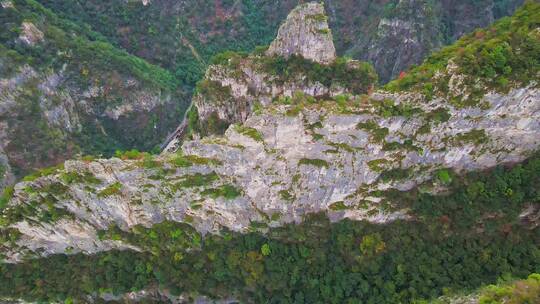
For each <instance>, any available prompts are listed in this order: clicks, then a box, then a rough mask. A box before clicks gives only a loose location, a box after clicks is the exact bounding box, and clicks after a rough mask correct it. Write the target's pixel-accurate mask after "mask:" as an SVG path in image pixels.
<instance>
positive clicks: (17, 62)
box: [0, 1, 186, 185]
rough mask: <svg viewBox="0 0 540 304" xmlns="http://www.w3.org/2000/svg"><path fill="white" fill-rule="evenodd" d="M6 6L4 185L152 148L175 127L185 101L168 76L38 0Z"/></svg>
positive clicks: (1, 114) (1, 121)
mask: <svg viewBox="0 0 540 304" xmlns="http://www.w3.org/2000/svg"><path fill="white" fill-rule="evenodd" d="M2 5H3V8H2V10H1V11H0V17H1V18H0V19H1V20H2V21H1V23H2V31H1V37H0V43H1V44H0V71H1V72H0V166H1V167H0V169H1V170H0V185H5V184H10V182H13V176H16V177H18V178H20V177H22V176H24V175H26V174H28V173H29V172H31V171H33V170H36V169H41V168H43V167H48V166H52V165H56V164H59V163H61V162H63V161H64V160H66V159H69V158H72V157H74V156H75V155H77V154H94V155H99V154H103V155H112V154H113V153H114V151H115V150H116V149H128V148H129V149H131V148H139V149H147V150H150V149H152V148H153V147H154V146H155V145H156V144H158V143H159V142H158V140H159V139H158V138H160V137H163V136H164V135H165V134H166V133H167V132H168V131H169V130H170V129H171V128H172V127H173V126H174V125H175V124H177V122H178V117H180V116H181V114H182V112H183V109H184V108H185V104H186V103H185V98H186V96H185V95H184V93H183V92H182V90H180V89H179V88H178V87H177V85H176V84H175V80H174V77H173V76H172V75H170V74H169V73H168V72H166V71H165V70H163V69H160V68H158V67H155V66H152V65H150V64H148V63H147V62H145V61H143V60H141V59H139V58H136V57H133V56H131V55H128V54H127V53H125V52H124V51H121V50H119V49H116V48H114V47H112V46H111V45H110V44H108V43H107V42H106V41H105V40H104V39H103V37H101V36H100V35H99V34H97V33H95V32H92V31H90V30H88V29H87V28H82V27H79V26H77V25H75V24H73V23H71V22H69V21H66V20H64V19H61V18H58V17H57V16H56V15H55V14H53V13H52V12H51V11H49V10H47V9H45V8H43V7H42V6H40V5H39V4H37V3H35V2H33V1H3V2H2ZM10 168H11V170H10ZM9 172H11V173H9Z"/></svg>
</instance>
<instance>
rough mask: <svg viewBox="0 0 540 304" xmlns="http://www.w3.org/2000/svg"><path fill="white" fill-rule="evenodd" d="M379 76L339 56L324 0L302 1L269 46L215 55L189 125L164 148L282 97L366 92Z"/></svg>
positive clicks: (220, 126)
mask: <svg viewBox="0 0 540 304" xmlns="http://www.w3.org/2000/svg"><path fill="white" fill-rule="evenodd" d="M376 80H377V76H376V74H375V72H374V71H373V69H372V68H371V66H369V65H368V64H367V63H362V62H358V61H355V60H350V59H345V58H338V57H336V56H335V49H334V45H333V43H332V39H331V33H330V31H329V29H328V23H327V21H326V15H325V14H324V7H323V5H322V4H319V3H309V4H305V5H301V6H299V7H298V8H296V9H295V10H293V11H292V12H291V14H290V15H289V17H288V18H287V20H286V21H285V22H284V23H283V25H282V26H281V28H280V30H279V33H278V36H277V37H276V39H275V40H274V41H273V42H272V44H271V46H270V47H269V49H267V50H260V51H259V53H255V54H251V55H246V54H241V53H234V52H227V53H224V54H221V55H219V56H217V57H216V58H214V64H212V65H211V66H210V67H209V68H208V70H207V72H206V75H205V77H204V79H203V80H202V81H201V82H199V84H198V85H197V90H196V92H195V95H194V97H193V106H192V108H191V110H190V115H189V116H188V121H186V124H188V125H189V126H186V127H180V128H178V129H177V132H176V133H175V134H174V135H173V136H172V137H170V138H169V140H170V142H168V143H167V147H166V149H165V150H167V151H170V152H174V151H176V150H178V148H179V144H180V143H181V142H182V140H183V139H184V138H186V137H187V136H189V135H191V136H193V135H195V136H201V135H203V136H205V135H211V134H223V132H224V131H225V130H226V128H227V127H228V126H229V125H230V124H233V123H243V122H244V121H245V120H246V119H247V118H248V117H249V115H250V114H251V113H252V112H253V110H254V108H255V107H260V106H263V107H264V106H267V105H269V104H270V103H272V102H273V101H275V100H276V99H278V98H294V97H295V95H298V94H301V95H302V96H304V95H305V96H309V97H310V98H312V99H313V100H316V99H321V98H328V97H334V96H337V95H343V94H364V93H367V92H368V91H369V90H371V89H372V88H373V87H374V85H375V83H376ZM301 98H302V97H301ZM188 127H189V128H188ZM188 133H191V134H188Z"/></svg>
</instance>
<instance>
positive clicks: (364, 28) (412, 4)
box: [39, 0, 523, 85]
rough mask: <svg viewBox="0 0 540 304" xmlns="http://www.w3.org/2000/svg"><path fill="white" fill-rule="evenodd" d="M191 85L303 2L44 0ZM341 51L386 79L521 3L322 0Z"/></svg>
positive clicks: (266, 34)
mask: <svg viewBox="0 0 540 304" xmlns="http://www.w3.org/2000/svg"><path fill="white" fill-rule="evenodd" d="M39 2H40V3H42V4H43V5H45V6H46V7H49V8H51V9H52V10H54V11H55V12H58V13H60V14H62V16H65V17H66V18H69V19H71V20H73V21H75V22H79V23H86V24H89V25H91V26H92V28H93V29H94V30H96V31H98V32H100V33H103V34H104V35H105V36H106V37H107V38H109V39H110V41H112V42H114V43H115V44H116V45H118V46H121V47H123V48H124V49H126V50H128V51H129V52H130V53H132V54H135V55H137V56H139V57H142V58H145V59H147V60H149V61H150V62H152V63H155V64H158V65H160V66H162V67H165V68H167V69H168V70H170V71H172V72H173V73H175V75H176V76H177V77H178V78H180V79H182V80H183V82H184V83H186V84H188V85H193V84H194V83H195V82H196V81H197V80H198V79H200V78H201V76H202V73H203V72H204V70H205V68H206V65H207V64H208V63H209V59H210V58H211V57H212V56H213V55H215V54H217V53H220V52H223V51H225V50H235V51H252V50H253V49H254V48H255V47H256V46H258V45H268V44H269V43H270V41H271V40H272V39H273V38H274V36H275V34H276V31H277V28H278V26H279V24H280V22H281V20H283V18H285V16H286V15H287V13H288V12H289V11H290V10H291V9H292V8H294V7H295V6H296V5H297V4H298V3H299V2H302V1H297V0H278V1H265V0H208V1H196V0H182V1H172V0H151V1H124V0H112V1H101V0H89V1H63V0H40V1H39ZM324 3H325V6H326V10H327V12H328V17H329V22H330V26H331V28H332V30H333V32H334V38H335V44H336V48H337V50H338V53H339V54H340V55H342V56H350V57H352V58H354V59H359V60H365V61H369V62H371V63H373V64H374V66H375V69H376V70H377V73H378V74H379V75H380V78H381V80H382V81H383V82H386V81H388V80H390V79H391V78H394V77H396V76H398V75H399V73H400V72H401V71H404V70H406V69H407V68H408V67H409V66H410V65H412V64H419V63H420V62H421V61H422V59H423V58H425V57H426V56H427V55H428V54H429V53H430V52H432V51H433V50H436V49H437V48H439V47H441V46H443V45H447V44H449V43H452V42H453V41H455V40H456V39H457V38H459V37H461V36H462V35H463V34H465V33H467V32H470V31H472V30H474V29H476V28H478V27H484V26H486V25H489V24H490V23H492V22H493V21H494V20H496V19H499V18H501V17H503V16H507V15H510V14H512V12H513V11H514V10H515V9H516V8H517V7H518V6H519V5H521V4H522V3H523V1H522V0H478V1H468V0H444V1H429V0H407V1H397V0H383V1H371V0H347V1H341V0H340V1H334V0H327V1H324Z"/></svg>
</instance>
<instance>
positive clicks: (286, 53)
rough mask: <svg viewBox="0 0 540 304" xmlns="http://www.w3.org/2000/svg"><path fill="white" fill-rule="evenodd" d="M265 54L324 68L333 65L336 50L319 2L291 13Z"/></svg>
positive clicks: (307, 4) (300, 6)
mask: <svg viewBox="0 0 540 304" xmlns="http://www.w3.org/2000/svg"><path fill="white" fill-rule="evenodd" d="M266 54H267V55H269V56H272V55H278V56H283V57H285V58H288V57H290V56H291V55H301V56H302V57H304V58H306V59H310V60H313V61H315V62H318V63H324V64H327V63H331V62H332V61H334V60H335V58H336V49H335V47H334V42H333V40H332V33H331V31H330V28H329V27H328V21H327V17H326V14H325V12H324V5H323V4H322V3H318V2H310V3H304V4H301V5H299V6H298V7H296V8H295V9H294V10H293V11H291V13H290V14H289V16H288V17H287V20H285V22H284V23H283V24H282V25H281V27H280V28H279V31H278V35H277V37H276V39H275V40H274V41H273V42H272V44H271V45H270V48H269V49H268V51H267V52H266Z"/></svg>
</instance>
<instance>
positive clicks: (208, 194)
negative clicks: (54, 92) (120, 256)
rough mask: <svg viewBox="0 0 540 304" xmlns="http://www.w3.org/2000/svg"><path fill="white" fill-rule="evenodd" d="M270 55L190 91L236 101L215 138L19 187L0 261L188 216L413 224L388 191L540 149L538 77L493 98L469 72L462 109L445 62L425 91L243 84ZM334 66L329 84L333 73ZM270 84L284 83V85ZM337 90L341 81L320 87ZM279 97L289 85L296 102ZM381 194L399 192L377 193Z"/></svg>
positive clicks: (432, 188)
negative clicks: (234, 119)
mask: <svg viewBox="0 0 540 304" xmlns="http://www.w3.org/2000/svg"><path fill="white" fill-rule="evenodd" d="M275 59H276V58H273V57H268V56H260V55H252V56H237V55H234V56H231V57H228V58H225V59H224V61H225V63H223V64H222V65H223V66H225V67H226V69H227V70H224V69H222V68H219V67H217V68H215V69H216V70H212V69H211V70H210V71H209V75H219V76H216V77H221V78H214V80H208V79H207V80H206V81H204V82H202V84H201V85H200V86H199V88H198V89H199V93H201V94H203V93H204V94H210V95H206V96H217V95H216V94H224V96H227V98H229V99H227V98H221V99H220V98H215V99H214V98H209V99H207V102H208V104H210V102H212V101H215V102H216V104H215V106H216V108H218V109H220V111H222V112H223V113H228V112H227V110H221V109H225V108H226V107H228V106H229V107H236V108H233V109H234V110H233V111H232V112H231V113H233V114H234V113H246V114H245V118H244V117H242V119H243V120H245V121H243V123H241V124H235V125H232V126H229V127H228V128H227V130H226V132H225V134H224V136H207V137H203V138H195V139H194V140H191V141H186V142H184V143H183V144H182V146H181V149H180V150H179V151H178V152H176V153H163V154H161V155H159V156H151V155H126V156H125V157H123V158H122V159H118V158H112V159H97V160H90V159H84V160H82V159H81V160H71V161H67V162H66V163H65V164H64V166H63V167H59V168H56V169H54V170H49V171H48V172H46V173H43V174H42V176H41V177H39V178H35V179H34V180H32V179H27V180H26V181H25V182H22V183H19V184H17V185H16V186H15V192H14V195H13V197H12V198H11V199H10V200H9V202H8V204H7V207H6V208H5V209H3V210H2V212H1V217H0V224H1V225H2V228H1V229H0V232H1V234H0V236H2V237H3V238H2V239H3V240H5V242H4V243H3V244H0V246H1V251H0V252H2V253H3V255H4V257H5V259H6V260H7V261H9V262H17V261H19V260H21V259H22V258H23V257H26V256H30V257H31V256H36V255H38V256H39V255H49V254H55V253H76V252H83V253H95V252H99V251H105V250H111V249H128V250H139V248H138V247H137V246H135V245H134V244H129V243H128V242H127V241H121V240H118V239H114V238H112V239H108V238H107V237H106V234H104V233H102V231H104V230H111V229H113V228H114V229H120V230H122V231H125V232H130V231H131V230H132V229H134V227H139V226H143V227H151V226H153V225H155V224H157V223H162V222H164V221H173V222H183V223H187V224H189V225H190V226H191V227H193V228H194V229H195V230H196V231H197V233H200V234H202V235H205V234H208V233H220V232H221V231H222V229H223V228H226V229H228V230H232V231H237V232H249V231H261V232H265V231H266V230H267V228H268V227H276V226H281V225H284V224H287V223H298V222H301V221H303V220H304V217H305V216H306V215H308V214H312V213H318V212H326V214H327V215H328V217H329V218H330V219H331V220H332V221H339V220H341V219H344V218H349V219H353V220H365V221H371V222H376V223H386V222H389V221H393V220H396V219H409V218H411V217H414V216H415V215H414V214H410V211H409V210H408V206H404V205H402V202H400V201H399V200H396V199H393V198H395V197H396V195H395V191H407V190H410V189H412V188H414V187H416V186H418V185H420V184H422V191H428V192H431V193H438V192H441V191H442V192H444V191H445V186H446V184H445V180H444V178H438V177H439V176H441V175H442V176H445V175H446V176H448V175H449V173H448V171H450V170H452V171H455V172H456V173H457V174H460V173H464V172H468V171H473V170H484V169H487V168H491V167H493V166H496V165H499V164H506V163H515V162H519V161H522V160H524V159H525V158H527V157H528V156H530V155H531V154H532V153H533V152H535V151H538V149H539V148H540V103H539V102H538V101H539V100H540V90H539V88H538V83H536V82H535V81H531V82H528V83H525V84H519V85H518V83H515V84H514V87H513V88H512V87H507V89H508V90H504V93H496V92H495V91H490V89H488V87H483V85H484V84H485V82H483V81H481V80H482V79H481V78H478V79H477V80H478V81H477V82H476V83H474V86H475V89H476V91H475V92H476V97H477V98H479V100H478V102H477V103H474V104H466V105H464V104H463V103H460V102H456V100H458V101H459V100H464V99H465V98H467V97H466V96H465V95H467V94H468V89H467V88H468V86H467V85H464V84H463V85H460V84H459V83H460V81H458V80H459V79H460V78H461V77H460V75H459V74H458V73H457V70H456V69H455V62H454V61H452V60H450V62H449V63H448V65H447V66H446V68H441V70H439V71H437V73H434V77H433V79H432V80H437V79H439V78H441V79H442V78H444V79H446V78H449V85H448V86H444V87H443V88H442V89H440V90H439V89H438V87H435V88H433V87H432V89H434V90H436V91H437V92H432V93H433V94H430V95H432V96H431V97H429V98H428V97H427V96H426V94H422V93H419V92H417V91H415V90H414V87H413V89H410V90H408V91H407V90H401V91H396V93H389V92H385V91H378V92H375V93H371V92H370V93H371V94H361V92H363V91H366V90H367V89H368V88H369V86H366V85H365V84H363V85H360V86H359V87H356V88H357V89H358V90H359V91H360V93H357V92H356V91H354V90H353V89H352V88H354V85H357V79H355V81H353V82H350V83H348V84H347V85H344V86H343V88H344V89H343V90H345V92H350V93H351V94H341V95H334V94H322V95H321V96H320V97H319V98H315V97H314V96H316V92H317V90H314V89H311V88H310V87H309V86H307V87H305V86H301V85H299V87H298V88H293V89H290V91H287V90H286V89H284V88H287V85H288V83H294V82H286V81H276V79H280V78H269V79H270V80H271V81H264V80H258V81H259V82H258V85H259V86H256V85H254V84H257V82H254V83H253V85H241V84H242V83H243V81H244V80H243V79H244V78H243V77H244V75H252V77H248V78H249V79H258V77H259V76H253V75H261V73H262V72H253V71H258V69H260V70H262V71H263V72H264V71H268V70H267V68H268V66H267V64H268V63H270V64H271V67H274V66H273V64H274V63H275V62H276V61H274V60H275ZM291 59H292V61H290V60H284V59H280V58H277V60H282V61H277V62H278V63H280V64H284V65H285V68H287V69H288V68H290V67H291V66H292V67H295V61H294V60H298V58H296V59H295V58H291ZM283 60H284V61H283ZM301 63H302V64H306V63H309V64H318V63H314V62H312V61H309V60H306V61H301ZM257 64H259V65H260V66H258V65H257ZM334 64H336V65H337V67H338V68H339V69H338V70H331V72H335V71H340V72H343V71H344V70H341V69H342V68H344V69H347V68H350V66H349V65H351V64H354V65H355V64H357V63H355V62H352V63H351V62H347V61H343V62H341V63H340V62H338V60H336V63H334ZM339 64H342V65H341V66H339ZM301 66H304V65H301ZM332 66H333V65H332V64H330V65H317V66H316V67H317V68H321V67H332ZM310 67H312V66H310ZM334 67H335V66H334ZM361 67H362V66H361V65H359V66H357V68H360V70H361V71H363V72H362V73H360V74H359V75H360V76H359V78H358V79H360V80H362V79H363V80H366V79H367V80H366V83H367V84H371V83H370V78H369V77H364V76H366V75H370V73H369V70H362V69H361ZM270 70H271V69H270ZM288 71H297V70H296V69H290V70H288ZM300 71H301V72H302V71H304V72H305V70H300ZM350 71H355V68H353V69H352V70H350ZM30 74H31V73H30ZM267 75H271V76H269V77H281V76H280V74H279V73H278V75H273V74H267ZM305 75H310V74H309V71H308V72H305V73H298V74H295V73H290V74H289V75H287V77H290V78H287V79H285V80H290V79H292V81H300V80H297V79H304V81H305V79H306V78H307V77H306V78H305V77H304V76H305ZM331 75H334V78H333V79H331V81H330V84H332V83H333V81H335V79H339V78H338V77H339V75H340V74H339V73H331ZM233 76H237V78H234V77H233ZM452 78H454V81H453V80H452ZM263 79H264V78H263ZM307 79H309V78H307ZM439 80H440V79H439ZM272 81H275V82H272ZM306 83H309V82H305V83H304V84H306ZM239 84H240V85H239ZM275 84H280V85H281V86H280V87H279V88H280V89H279V90H278V89H276V86H274V85H275ZM332 87H334V88H335V87H337V86H332V85H327V86H326V88H332ZM216 88H217V89H216ZM220 88H221V89H220ZM224 88H227V89H226V92H224ZM460 88H461V89H460ZM274 90H277V93H276V97H278V98H268V99H267V102H265V103H262V102H261V103H260V104H259V105H257V108H256V109H252V110H250V111H246V112H242V111H241V110H238V109H242V103H239V102H238V101H239V100H241V99H242V98H246V96H258V99H260V100H264V98H263V97H264V96H273V95H271V94H272V92H274ZM346 90H350V91H346ZM295 91H300V92H299V93H294V92H295ZM439 91H440V92H439ZM253 92H259V93H257V94H259V95H255V94H256V93H253ZM260 92H262V93H260ZM286 92H290V93H291V94H293V93H294V94H293V95H292V98H290V96H288V95H287V93H286ZM225 93H226V95H225ZM235 94H236V95H235ZM265 94H266V95H265ZM253 98H254V97H253ZM255 100H256V99H255V98H254V99H253V101H255ZM219 101H226V103H223V104H219V103H217V102H219ZM246 104H247V105H250V104H249V103H246ZM246 108H247V107H246ZM201 113H203V114H204V111H201ZM445 171H446V172H445ZM441 172H443V173H446V174H440V173H441ZM446 182H448V181H446ZM390 192H392V193H394V195H392V196H387V195H385V194H387V193H390ZM536 211H537V210H536V209H533V210H524V211H523V216H522V217H521V220H523V221H530V222H532V223H535V222H536V215H537V212H536ZM6 235H7V237H4V236H6ZM120 239H121V238H120Z"/></svg>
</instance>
